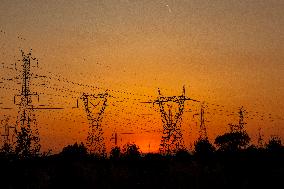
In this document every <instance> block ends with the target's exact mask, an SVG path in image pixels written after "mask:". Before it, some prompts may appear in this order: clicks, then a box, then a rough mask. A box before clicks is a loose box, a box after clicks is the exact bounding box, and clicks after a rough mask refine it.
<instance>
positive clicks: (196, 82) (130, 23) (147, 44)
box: [0, 0, 284, 152]
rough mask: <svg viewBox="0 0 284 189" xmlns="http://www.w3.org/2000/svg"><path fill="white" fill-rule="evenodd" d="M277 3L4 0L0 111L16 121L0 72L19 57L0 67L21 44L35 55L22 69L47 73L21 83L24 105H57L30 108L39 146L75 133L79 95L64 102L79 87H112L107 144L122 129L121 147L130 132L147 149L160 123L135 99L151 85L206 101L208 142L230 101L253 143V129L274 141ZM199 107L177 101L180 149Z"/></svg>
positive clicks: (13, 88) (281, 104) (282, 27)
mask: <svg viewBox="0 0 284 189" xmlns="http://www.w3.org/2000/svg"><path fill="white" fill-rule="evenodd" d="M283 8H284V3H283V2H281V1H276V0H275V1H270V2H267V1H258V2H243V1H234V2H228V1H226V0H220V1H214V2H210V1H203V0H201V1H194V0H192V1H191V0H181V1H174V0H156V1H144V0H141V1H135V0H128V1H127V0H118V1H114V0H102V1H60V2H58V1H48V2H44V3H41V2H37V1H29V2H21V1H20V2H18V1H3V2H2V3H1V5H0V16H1V17H0V30H1V33H0V39H1V42H0V43H1V64H2V65H3V67H1V70H0V73H1V80H0V81H3V83H0V97H1V98H0V108H7V107H8V108H12V109H1V114H0V116H1V119H0V120H2V117H3V116H4V115H6V116H11V119H10V124H13V123H15V120H16V119H17V106H16V105H14V104H13V98H14V95H17V94H19V92H17V90H20V88H21V84H17V82H18V81H16V79H13V81H10V80H7V79H9V78H13V77H15V76H17V74H19V71H20V67H17V68H18V70H17V71H16V70H12V69H8V68H14V63H15V62H17V60H18V59H20V58H21V54H20V51H19V49H23V50H24V51H25V52H29V50H30V49H31V48H32V49H33V50H32V55H33V56H34V57H36V58H37V59H38V60H39V68H32V72H33V73H35V74H39V75H43V76H47V78H42V79H32V81H31V84H32V90H33V91H35V92H39V93H40V101H39V102H37V101H36V100H34V103H35V105H45V106H49V107H62V108H64V109H63V110H36V115H37V122H38V125H39V129H40V136H41V141H42V147H43V150H47V149H49V148H51V149H53V150H54V152H58V151H60V150H61V149H62V147H64V146H66V145H67V144H71V143H75V142H81V141H82V142H85V140H86V136H87V130H88V120H87V118H86V114H85V112H84V109H83V104H82V102H79V108H74V107H76V103H77V99H78V98H79V97H80V95H82V92H87V93H102V92H105V91H106V90H108V93H109V94H110V95H112V96H113V97H115V98H109V101H108V103H109V104H108V107H107V108H106V111H105V114H104V117H103V120H102V125H103V129H104V133H105V134H104V137H105V141H106V144H107V147H108V149H109V148H110V147H111V146H112V145H113V143H112V142H111V141H110V138H111V136H112V134H113V133H114V132H117V133H118V134H119V133H129V132H132V133H135V134H133V135H123V137H122V138H123V140H122V141H120V144H119V145H120V146H122V145H123V144H125V143H126V142H135V143H136V144H137V145H138V146H140V148H141V150H142V151H143V152H148V151H152V152H154V151H155V150H154V149H156V148H158V145H159V143H160V139H161V132H160V130H162V121H161V118H160V115H159V111H158V107H157V106H154V108H153V106H152V105H150V104H143V103H141V102H144V101H149V100H154V99H155V98H157V96H158V93H157V89H158V88H160V89H161V92H162V94H163V95H165V96H173V95H181V93H182V86H184V85H185V87H186V95H187V96H188V97H190V98H193V99H197V100H200V101H205V102H206V103H207V105H208V109H207V110H206V114H205V116H206V119H207V121H208V122H206V125H207V129H208V137H209V139H210V140H211V141H213V140H214V138H215V137H216V136H217V135H220V134H222V133H224V132H226V131H227V130H228V124H229V123H237V122H238V115H237V111H238V108H239V107H241V106H244V108H245V109H246V110H247V112H248V113H247V115H246V116H247V118H245V122H247V124H246V130H247V131H248V133H249V135H250V136H251V138H252V143H254V144H255V143H257V137H258V129H259V128H261V132H262V134H263V135H264V138H265V139H266V140H267V138H268V137H269V136H270V135H278V136H280V137H281V138H282V139H284V129H283V126H284V121H283V119H284V117H283V116H284V101H283V97H284V87H283V86H284V77H283V71H284V64H283V61H284V54H283V52H284V45H283V44H284V41H283V40H284V37H283V36H284V13H283ZM17 65H18V66H19V62H17ZM5 79H6V80H5ZM42 83H45V86H44V85H41V84H42ZM90 86H93V87H90ZM59 89H63V90H59ZM66 96H68V97H66ZM120 101H121V102H120ZM1 103H2V104H1ZM199 111H200V105H199V104H198V103H194V102H186V104H185V113H184V115H183V123H182V129H183V136H184V140H185V145H186V147H187V148H188V149H190V148H191V146H192V145H193V142H194V141H195V140H196V138H197V137H198V129H199V128H198V125H199V122H198V117H196V116H195V117H194V118H193V115H194V114H196V113H198V112H199ZM207 112H208V113H207ZM233 112H234V113H233ZM0 129H1V130H0V132H1V133H2V132H3V130H2V127H1V128H0ZM149 130H150V131H151V132H150V131H149ZM153 130H154V131H153ZM119 136H121V135H119ZM1 142H2V140H1ZM1 142H0V143H1ZM149 144H150V150H149Z"/></svg>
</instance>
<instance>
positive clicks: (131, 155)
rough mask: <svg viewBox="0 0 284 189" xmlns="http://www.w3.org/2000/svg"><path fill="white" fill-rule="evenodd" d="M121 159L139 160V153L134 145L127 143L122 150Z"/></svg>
mask: <svg viewBox="0 0 284 189" xmlns="http://www.w3.org/2000/svg"><path fill="white" fill-rule="evenodd" d="M122 153H123V157H124V158H126V159H133V160H136V159H139V158H140V157H141V152H140V151H139V147H138V146H137V145H136V144H131V143H127V144H125V145H124V146H123V149H122Z"/></svg>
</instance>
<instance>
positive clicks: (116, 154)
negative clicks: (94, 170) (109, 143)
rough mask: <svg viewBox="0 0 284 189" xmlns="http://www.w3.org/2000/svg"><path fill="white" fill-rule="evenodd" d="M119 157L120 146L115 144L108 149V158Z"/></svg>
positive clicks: (116, 158)
mask: <svg viewBox="0 0 284 189" xmlns="http://www.w3.org/2000/svg"><path fill="white" fill-rule="evenodd" d="M120 158H121V150H120V147H118V146H115V147H113V148H112V149H111V150H110V159H115V160H118V159H120Z"/></svg>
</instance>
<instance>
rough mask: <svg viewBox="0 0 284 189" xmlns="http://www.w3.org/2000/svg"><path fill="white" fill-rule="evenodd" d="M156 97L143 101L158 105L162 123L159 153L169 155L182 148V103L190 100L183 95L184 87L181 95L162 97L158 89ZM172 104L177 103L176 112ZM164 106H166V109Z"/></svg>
mask: <svg viewBox="0 0 284 189" xmlns="http://www.w3.org/2000/svg"><path fill="white" fill-rule="evenodd" d="M158 94H159V96H158V98H157V99H156V100H154V101H150V102H144V103H153V104H158V105H159V110H160V113H161V118H162V123H163V135H162V139H161V144H160V149H159V150H160V153H161V154H164V155H166V154H167V155H170V154H174V153H175V152H177V151H178V150H179V149H183V148H184V142H183V136H182V130H181V122H182V115H183V112H184V103H185V101H186V100H192V101H197V100H193V99H190V98H188V97H186V96H185V87H183V92H182V95H180V96H170V97H164V96H162V95H161V91H160V90H159V89H158ZM173 105H177V106H178V108H177V110H176V112H175V113H174V112H173ZM165 106H168V110H166V108H165Z"/></svg>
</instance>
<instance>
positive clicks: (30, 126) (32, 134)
mask: <svg viewBox="0 0 284 189" xmlns="http://www.w3.org/2000/svg"><path fill="white" fill-rule="evenodd" d="M21 52H22V60H21V61H22V65H21V66H22V68H23V71H22V90H21V94H20V95H16V96H15V98H14V103H15V104H16V97H17V96H19V97H20V103H19V104H17V105H18V107H19V112H18V115H19V116H20V118H18V119H17V122H16V129H15V131H16V138H17V141H16V148H15V151H16V152H17V153H18V154H19V155H21V156H23V157H26V156H30V155H35V154H37V153H39V150H40V147H41V146H40V144H39V141H40V138H39V132H38V128H37V122H36V118H35V113H34V109H33V105H32V96H38V94H37V93H32V92H31V90H30V80H31V72H30V69H31V60H36V59H35V58H32V57H31V52H29V53H28V54H25V53H24V52H23V51H21ZM37 64H38V62H37Z"/></svg>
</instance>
